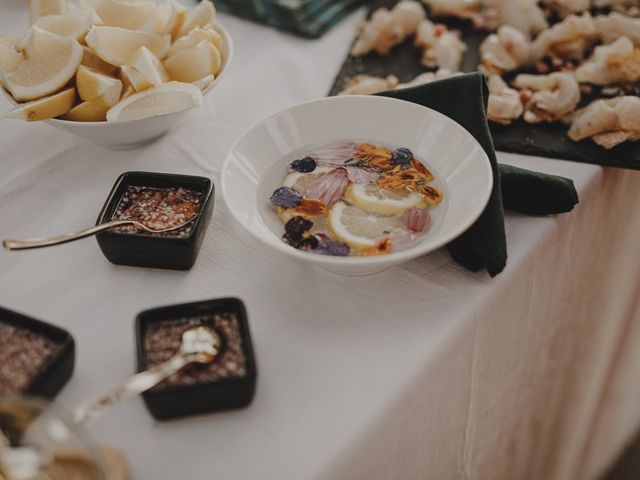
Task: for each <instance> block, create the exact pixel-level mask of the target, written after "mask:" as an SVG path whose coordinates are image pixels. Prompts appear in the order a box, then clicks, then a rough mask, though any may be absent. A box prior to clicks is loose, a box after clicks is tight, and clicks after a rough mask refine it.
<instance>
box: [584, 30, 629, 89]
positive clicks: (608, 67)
mask: <svg viewBox="0 0 640 480" xmlns="http://www.w3.org/2000/svg"><path fill="white" fill-rule="evenodd" d="M575 77H576V80H578V81H579V82H582V83H592V84H594V85H608V84H611V83H619V82H637V81H639V80H640V49H636V48H634V46H633V42H632V41H631V40H629V39H628V38H627V37H620V38H619V39H618V40H616V41H615V42H613V43H610V44H609V45H601V46H599V47H596V49H595V51H594V53H593V56H592V57H591V58H590V59H589V60H587V61H586V62H585V63H583V64H582V65H580V66H579V67H578V69H577V70H576V71H575Z"/></svg>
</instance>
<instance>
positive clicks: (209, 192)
mask: <svg viewBox="0 0 640 480" xmlns="http://www.w3.org/2000/svg"><path fill="white" fill-rule="evenodd" d="M133 175H140V176H154V177H161V178H165V179H167V180H176V186H183V185H180V184H179V180H181V179H193V180H197V181H203V182H205V183H206V184H207V185H208V186H207V188H206V190H204V191H202V193H203V194H204V198H203V201H202V203H201V204H200V209H199V210H198V215H197V216H196V218H195V219H194V220H193V221H192V223H193V227H192V228H191V230H190V231H189V234H188V235H185V236H184V237H172V236H159V235H157V234H152V233H145V232H141V233H127V232H114V231H110V230H108V231H105V232H100V233H99V234H98V235H101V236H113V237H118V238H120V237H125V238H126V237H133V238H152V239H154V240H166V241H172V242H180V243H187V242H189V241H190V240H191V237H192V236H193V235H194V234H195V232H196V231H197V230H198V228H199V227H200V223H201V222H202V221H203V220H202V217H203V216H204V215H203V213H204V212H205V211H206V209H207V205H208V204H209V202H210V201H211V198H212V196H213V193H214V185H213V181H212V180H211V179H210V178H208V177H203V176H200V175H183V174H180V173H163V172H143V171H139V170H133V171H130V172H124V173H122V174H120V176H119V177H118V178H117V179H116V181H115V183H114V184H113V187H112V188H111V191H110V192H109V195H108V196H107V200H106V201H105V203H104V205H103V206H102V209H101V210H100V213H99V214H98V219H97V220H96V226H98V225H102V224H103V223H105V222H107V221H109V220H107V219H106V218H105V217H106V214H107V210H109V207H110V206H111V205H112V204H114V202H116V201H120V198H118V199H116V198H115V197H116V193H117V192H118V189H119V188H120V186H121V185H122V184H123V183H124V182H125V181H126V178H127V177H128V176H133ZM128 185H131V184H128ZM141 186H144V185H141ZM190 188H193V187H190ZM114 208H115V207H114ZM111 215H113V213H112V214H111Z"/></svg>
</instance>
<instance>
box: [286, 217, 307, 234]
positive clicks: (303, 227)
mask: <svg viewBox="0 0 640 480" xmlns="http://www.w3.org/2000/svg"><path fill="white" fill-rule="evenodd" d="M312 227H313V222H312V221H311V220H307V219H306V218H304V217H300V216H297V217H293V218H292V219H291V220H289V221H288V222H287V223H286V224H285V226H284V230H285V232H287V235H290V236H291V237H293V238H299V239H302V236H303V235H304V234H305V233H306V232H308V231H309V230H311V228H312Z"/></svg>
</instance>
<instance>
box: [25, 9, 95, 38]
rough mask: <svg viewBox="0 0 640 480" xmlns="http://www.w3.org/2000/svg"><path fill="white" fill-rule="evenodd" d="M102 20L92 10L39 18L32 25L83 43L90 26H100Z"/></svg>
mask: <svg viewBox="0 0 640 480" xmlns="http://www.w3.org/2000/svg"><path fill="white" fill-rule="evenodd" d="M101 23H102V20H101V19H100V17H99V16H98V15H97V14H96V12H95V11H94V10H93V9H92V8H88V9H82V10H75V11H72V12H68V13H66V14H60V15H47V16H45V17H40V18H39V19H38V20H37V21H36V23H35V24H34V25H37V26H38V27H40V28H42V29H43V30H46V31H47V32H51V33H55V34H56V35H60V36H61V37H71V38H75V39H76V40H78V41H79V42H82V41H84V37H86V35H87V32H88V31H89V29H90V28H91V26H92V25H100V24H101Z"/></svg>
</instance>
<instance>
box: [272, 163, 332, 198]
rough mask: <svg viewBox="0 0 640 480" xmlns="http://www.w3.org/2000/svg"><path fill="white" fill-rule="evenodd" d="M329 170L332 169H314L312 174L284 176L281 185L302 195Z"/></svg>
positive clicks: (296, 173) (294, 173) (292, 173)
mask: <svg viewBox="0 0 640 480" xmlns="http://www.w3.org/2000/svg"><path fill="white" fill-rule="evenodd" d="M331 170H333V169H332V168H330V167H316V169H315V170H314V171H313V172H309V173H301V172H291V173H290V174H289V175H287V176H286V178H285V179H284V182H283V184H282V185H283V186H285V187H290V188H292V189H293V190H295V191H296V192H298V193H304V191H305V190H306V189H307V187H308V186H309V185H310V184H311V183H312V182H313V181H315V180H317V179H318V177H319V176H320V175H324V174H325V173H328V172H330V171H331Z"/></svg>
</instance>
